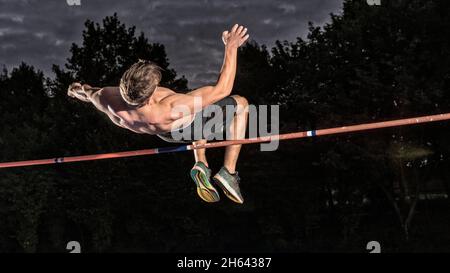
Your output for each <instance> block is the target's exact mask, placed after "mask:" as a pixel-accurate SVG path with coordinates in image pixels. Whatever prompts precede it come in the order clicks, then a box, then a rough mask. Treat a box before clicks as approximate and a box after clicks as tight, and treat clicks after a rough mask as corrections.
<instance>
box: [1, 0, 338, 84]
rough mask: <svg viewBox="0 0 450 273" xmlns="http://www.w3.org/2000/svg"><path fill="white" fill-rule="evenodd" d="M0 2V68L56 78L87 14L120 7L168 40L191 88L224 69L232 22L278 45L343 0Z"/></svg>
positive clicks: (127, 19)
mask: <svg viewBox="0 0 450 273" xmlns="http://www.w3.org/2000/svg"><path fill="white" fill-rule="evenodd" d="M77 1H78V0H45V1H43V0H40V1H39V0H0V66H6V67H7V68H8V69H11V68H12V67H13V66H16V65H17V64H19V63H20V62H21V61H25V62H26V63H29V64H32V65H34V66H36V67H37V68H39V69H41V70H43V71H44V72H46V73H47V75H48V76H51V72H50V68H51V65H52V64H60V65H61V64H64V63H65V60H66V58H67V57H68V56H69V48H70V45H71V44H72V43H74V42H75V43H79V42H80V41H81V32H82V30H83V27H84V26H83V23H84V21H85V20H86V19H91V20H94V21H97V22H100V21H101V20H102V19H103V18H104V17H105V16H108V15H112V14H113V13H114V12H117V13H118V16H119V19H120V20H121V21H122V22H124V23H125V24H126V25H127V26H131V25H135V26H136V27H137V30H138V31H143V32H144V33H145V34H146V36H147V37H148V38H149V40H150V41H151V42H160V43H162V44H164V45H165V46H166V50H167V53H168V57H169V60H170V63H171V65H172V67H173V68H175V70H176V71H177V72H178V74H179V75H185V76H186V77H187V79H188V80H189V86H190V87H192V88H193V87H196V86H199V85H202V84H208V83H210V82H211V81H212V80H213V79H216V78H217V73H218V71H219V70H220V66H221V62H222V57H223V45H222V42H221V40H220V36H221V33H222V31H223V30H225V29H227V28H229V27H230V26H231V25H232V24H234V23H240V24H243V25H245V26H247V27H248V28H249V32H250V35H251V38H252V39H254V40H256V41H257V42H258V43H263V44H266V45H268V46H272V45H273V43H274V41H276V40H277V39H278V40H290V41H293V40H294V39H295V38H296V37H298V36H304V35H305V33H306V32H307V23H308V21H312V22H314V23H315V24H318V25H322V24H324V23H325V22H327V21H328V20H329V17H330V16H329V14H330V13H339V12H340V9H341V5H342V0H164V1H162V0H108V1H107V0H103V1H100V0H79V1H80V2H81V5H80V6H70V5H68V3H67V2H77Z"/></svg>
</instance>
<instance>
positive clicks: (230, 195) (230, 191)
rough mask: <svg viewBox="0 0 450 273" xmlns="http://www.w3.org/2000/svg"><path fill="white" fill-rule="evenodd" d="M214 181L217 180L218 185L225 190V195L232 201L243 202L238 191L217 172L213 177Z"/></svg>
mask: <svg viewBox="0 0 450 273" xmlns="http://www.w3.org/2000/svg"><path fill="white" fill-rule="evenodd" d="M213 179H214V181H215V182H216V184H217V185H219V187H220V188H221V189H222V190H223V192H224V193H225V195H226V196H227V197H228V198H230V199H231V201H233V202H235V203H238V204H243V203H244V200H241V199H240V197H239V195H238V194H237V193H236V191H235V190H234V189H233V188H231V187H230V186H229V185H228V183H227V182H226V180H225V179H224V178H223V177H222V176H221V175H219V174H216V175H215V176H214V177H213Z"/></svg>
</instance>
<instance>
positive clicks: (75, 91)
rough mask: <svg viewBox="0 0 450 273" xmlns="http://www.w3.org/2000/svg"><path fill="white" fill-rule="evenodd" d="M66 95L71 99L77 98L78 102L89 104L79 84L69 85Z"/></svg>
mask: <svg viewBox="0 0 450 273" xmlns="http://www.w3.org/2000/svg"><path fill="white" fill-rule="evenodd" d="M67 95H68V96H69V97H72V98H77V99H79V100H82V101H85V102H89V101H90V100H89V98H88V97H87V95H86V92H84V89H83V85H81V83H79V82H74V83H72V84H71V85H69V88H68V89H67Z"/></svg>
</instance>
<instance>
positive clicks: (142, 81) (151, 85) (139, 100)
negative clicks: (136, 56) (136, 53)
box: [120, 60, 161, 107]
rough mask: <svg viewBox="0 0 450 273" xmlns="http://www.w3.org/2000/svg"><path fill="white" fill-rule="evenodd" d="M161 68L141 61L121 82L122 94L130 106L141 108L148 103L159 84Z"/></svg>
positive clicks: (128, 71) (132, 67)
mask: <svg viewBox="0 0 450 273" xmlns="http://www.w3.org/2000/svg"><path fill="white" fill-rule="evenodd" d="M160 81H161V68H160V67H159V66H157V65H156V64H154V63H152V62H150V61H143V60H139V61H138V62H137V63H135V64H133V65H132V66H131V67H130V68H129V69H128V70H127V71H125V73H123V76H122V79H121V80H120V94H121V95H122V98H123V99H124V100H125V101H126V102H127V103H128V104H130V105H133V106H136V107H140V106H143V105H145V104H146V103H147V102H148V99H149V98H150V97H151V95H152V94H153V92H154V91H155V89H156V87H157V86H158V84H159V82H160Z"/></svg>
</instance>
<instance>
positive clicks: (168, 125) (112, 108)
mask: <svg viewBox="0 0 450 273" xmlns="http://www.w3.org/2000/svg"><path fill="white" fill-rule="evenodd" d="M174 94H176V93H175V92H174V91H172V90H170V89H168V88H162V87H158V94H157V95H158V100H157V101H162V100H163V99H164V98H166V97H169V96H171V95H174ZM93 104H94V105H95V106H96V107H97V108H98V109H99V110H100V111H102V112H104V113H105V114H106V115H108V117H109V118H110V119H111V121H112V122H114V123H115V124H116V125H118V126H121V127H124V128H127V129H129V130H131V131H133V132H136V133H141V134H142V133H144V134H152V135H154V134H161V133H164V132H169V131H172V130H173V129H175V128H180V127H185V126H187V125H189V123H190V122H192V119H193V116H192V115H191V116H189V115H188V116H184V117H180V118H174V116H176V115H173V113H171V111H172V109H171V108H170V106H169V105H166V104H164V103H151V104H147V105H145V106H143V107H141V108H135V107H132V106H130V105H128V104H127V103H126V102H125V101H124V100H123V99H122V96H121V95H120V91H119V88H118V87H105V88H103V89H101V90H100V91H98V92H97V93H96V96H95V97H94V98H93Z"/></svg>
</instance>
